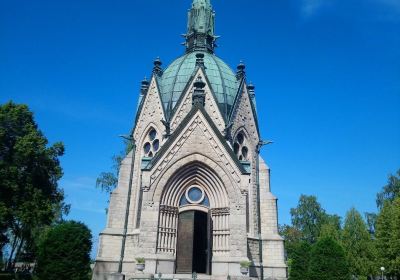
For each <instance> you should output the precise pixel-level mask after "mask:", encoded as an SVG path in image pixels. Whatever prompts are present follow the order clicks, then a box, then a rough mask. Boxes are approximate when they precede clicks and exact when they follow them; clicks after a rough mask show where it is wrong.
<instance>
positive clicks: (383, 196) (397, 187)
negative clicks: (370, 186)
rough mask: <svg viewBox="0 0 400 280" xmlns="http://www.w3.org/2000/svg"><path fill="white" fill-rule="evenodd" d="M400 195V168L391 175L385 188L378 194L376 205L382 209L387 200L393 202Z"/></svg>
mask: <svg viewBox="0 0 400 280" xmlns="http://www.w3.org/2000/svg"><path fill="white" fill-rule="evenodd" d="M399 196H400V169H399V170H398V171H397V174H395V175H389V178H388V182H387V184H386V186H384V187H383V190H382V191H381V192H380V193H378V194H377V195H376V205H377V207H378V208H379V209H381V208H382V207H383V206H384V204H385V202H386V201H389V202H393V201H394V200H395V199H396V198H397V197H399Z"/></svg>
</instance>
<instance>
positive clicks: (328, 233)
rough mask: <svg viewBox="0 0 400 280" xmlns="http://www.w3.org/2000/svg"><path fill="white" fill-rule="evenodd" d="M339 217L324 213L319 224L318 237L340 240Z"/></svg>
mask: <svg viewBox="0 0 400 280" xmlns="http://www.w3.org/2000/svg"><path fill="white" fill-rule="evenodd" d="M340 224H341V218H340V217H339V216H338V215H328V214H326V215H325V217H324V219H323V222H322V224H321V229H320V233H319V236H318V238H326V237H330V238H332V239H333V240H335V241H336V242H340V237H341V235H342V232H341V226H340Z"/></svg>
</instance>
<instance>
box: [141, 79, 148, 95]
mask: <svg viewBox="0 0 400 280" xmlns="http://www.w3.org/2000/svg"><path fill="white" fill-rule="evenodd" d="M141 84H142V85H141V87H140V93H141V94H142V95H146V93H147V90H148V89H149V85H150V83H149V81H148V80H147V78H146V77H144V79H143V80H142V82H141Z"/></svg>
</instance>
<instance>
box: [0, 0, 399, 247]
mask: <svg viewBox="0 0 400 280" xmlns="http://www.w3.org/2000/svg"><path fill="white" fill-rule="evenodd" d="M190 2H191V1H190V0H185V1H183V0H168V1H161V0H146V1H133V0H131V1H128V0H124V1H122V0H121V1H106V0H96V1H94V0H92V1H89V0H79V1H78V0H58V1H52V0H47V1H45V0H36V1H26V0H13V1H9V0H0V102H1V103H4V102H6V101H8V100H14V101H15V102H18V103H26V104H28V105H29V106H30V108H31V109H32V110H33V111H34V112H35V117H36V120H37V122H38V123H39V125H40V128H41V129H42V130H43V132H44V133H45V134H46V136H47V137H48V138H49V140H50V141H51V142H55V141H63V142H64V143H65V146H66V155H65V156H64V157H63V158H62V166H63V168H64V173H65V174H64V177H63V179H62V181H61V182H60V185H61V186H62V187H63V188H64V189H65V192H66V196H67V201H68V202H69V203H71V204H72V211H71V214H70V216H69V218H71V219H77V220H81V221H83V222H85V223H86V224H88V225H89V227H90V228H91V229H92V230H93V233H94V236H95V242H97V235H98V233H99V232H100V230H102V229H103V228H104V225H105V221H106V217H105V212H104V208H105V207H106V206H107V205H106V201H107V197H106V196H105V195H104V194H102V193H101V192H100V191H98V190H96V189H95V187H94V186H95V179H96V177H97V175H98V174H99V173H100V172H102V171H107V170H109V169H110V167H111V165H112V162H111V159H110V158H111V156H112V155H113V154H116V153H118V152H119V151H120V150H121V149H122V141H121V139H120V138H118V135H119V134H124V133H127V132H129V130H130V128H131V126H132V122H133V118H134V115H135V109H136V103H137V98H138V93H139V87H140V81H141V80H142V78H143V77H144V76H147V77H149V75H150V73H151V69H152V61H153V60H154V58H155V57H157V56H160V57H161V59H162V61H163V62H164V66H166V65H168V64H169V63H170V62H172V61H173V59H174V58H176V57H178V56H179V55H181V54H182V53H183V51H184V50H183V47H182V46H180V43H181V42H182V38H181V37H180V36H179V35H180V34H182V33H184V32H185V28H186V12H187V9H188V8H189V6H190ZM212 2H213V5H214V9H215V10H216V13H217V18H216V24H217V25H216V32H217V33H218V34H219V35H222V37H221V38H220V39H219V48H218V50H217V55H218V56H219V57H221V58H222V59H224V60H225V61H226V62H227V63H228V64H229V65H230V66H231V67H232V68H233V69H234V68H235V67H236V65H237V64H238V62H239V61H240V60H243V61H244V62H245V63H246V66H247V69H246V70H247V77H248V79H249V80H251V81H252V82H253V83H254V84H255V86H256V98H257V104H258V113H259V121H260V127H261V132H262V135H263V137H264V138H265V139H269V140H273V141H274V144H273V145H269V146H267V147H266V148H264V150H263V152H262V155H263V157H264V159H265V160H266V161H267V163H268V164H269V166H270V167H271V173H272V178H271V183H272V190H273V192H274V194H275V195H277V196H278V198H279V207H280V208H279V217H280V222H281V223H289V222H290V215H289V210H290V208H291V207H294V206H295V205H296V204H297V200H298V198H299V196H300V194H302V193H304V194H314V195H316V196H317V197H318V199H319V201H320V202H321V204H322V205H323V207H324V208H325V209H326V210H327V211H328V212H330V213H336V214H339V215H342V216H343V215H344V214H345V212H346V211H347V210H348V209H349V208H350V207H352V206H354V207H356V208H357V209H358V210H360V211H361V212H366V211H374V210H375V195H376V193H377V192H378V191H379V190H380V189H381V187H382V186H383V185H384V184H385V183H386V178H387V175H388V174H389V173H394V172H395V171H396V170H397V169H399V168H400V144H399V143H400V110H399V105H400V1H398V0H347V1H340V0H263V1H260V0H248V1H245V2H244V1H239V0H229V1H226V0H225V1H222V0H213V1H212Z"/></svg>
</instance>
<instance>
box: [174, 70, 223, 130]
mask: <svg viewBox="0 0 400 280" xmlns="http://www.w3.org/2000/svg"><path fill="white" fill-rule="evenodd" d="M198 77H201V79H202V80H203V81H206V86H205V88H204V90H205V94H206V97H205V99H206V101H205V110H206V112H207V113H208V115H209V116H210V117H211V119H212V120H213V122H214V124H215V125H216V126H217V128H218V130H219V131H220V132H222V131H223V130H224V128H225V121H224V118H223V117H222V114H221V112H220V109H219V107H218V104H217V101H216V98H215V95H214V93H213V91H212V89H211V86H210V83H209V81H208V79H207V76H206V75H205V73H204V71H203V69H202V68H201V67H200V68H198V69H197V71H196V72H195V74H194V75H193V76H192V79H190V81H189V83H188V86H186V88H185V89H186V92H184V93H183V94H182V97H181V99H180V100H179V101H178V104H177V106H176V110H175V111H174V114H173V116H172V119H171V129H172V130H174V129H176V128H177V127H178V126H179V124H180V123H181V122H182V120H183V119H184V118H185V117H186V115H187V114H188V113H189V112H190V110H191V109H192V96H193V90H194V83H195V80H196V79H197V78H198Z"/></svg>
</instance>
